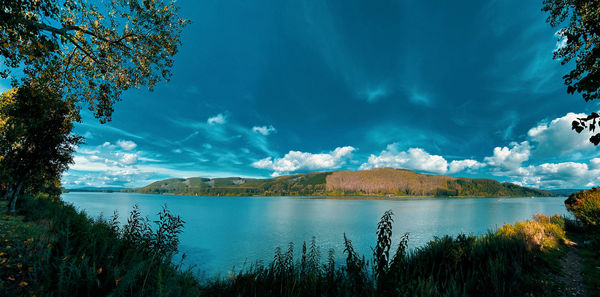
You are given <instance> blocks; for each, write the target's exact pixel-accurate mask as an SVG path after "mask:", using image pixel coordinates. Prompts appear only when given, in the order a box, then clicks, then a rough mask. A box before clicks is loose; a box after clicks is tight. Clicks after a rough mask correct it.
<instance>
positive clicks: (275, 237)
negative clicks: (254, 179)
mask: <svg viewBox="0 0 600 297" xmlns="http://www.w3.org/2000/svg"><path fill="white" fill-rule="evenodd" d="M62 197H63V200H65V201H67V202H69V203H72V204H73V205H75V206H76V207H77V208H79V209H81V210H84V211H85V212H87V213H88V214H89V215H91V216H92V217H97V216H98V215H100V214H103V215H104V216H105V217H110V216H112V214H113V212H114V211H115V210H116V211H118V213H119V215H120V219H121V221H122V222H125V221H126V218H127V216H128V214H129V212H130V211H131V209H132V207H133V205H135V204H137V205H139V207H140V210H141V211H142V213H143V214H144V215H147V216H148V217H150V218H151V219H152V218H154V217H156V213H158V212H159V211H160V210H161V207H162V206H163V205H164V204H165V203H166V204H167V205H168V208H169V209H170V210H171V211H172V212H173V213H174V214H177V215H179V216H181V217H182V218H183V220H185V222H186V223H185V227H184V232H183V234H182V236H181V245H180V250H181V251H182V252H184V253H186V256H187V258H186V263H187V264H194V265H196V266H197V267H198V268H199V269H201V270H202V271H204V272H205V273H206V274H207V275H209V276H210V275H214V274H217V273H220V274H221V275H225V274H226V273H227V272H229V271H231V270H232V268H233V267H235V268H236V269H238V270H239V268H241V267H243V265H244V263H254V262H255V261H257V260H263V261H266V262H268V261H270V260H271V259H272V257H273V252H274V250H275V248H276V247H277V246H280V247H282V248H283V249H287V246H288V243H289V242H293V243H294V244H295V246H296V250H297V251H298V250H300V249H301V246H302V242H303V241H306V242H307V243H308V242H310V240H311V238H312V237H313V236H315V237H316V239H317V244H318V245H319V246H320V249H321V254H322V256H324V257H325V256H326V255H327V252H328V250H329V249H331V248H333V249H334V250H335V251H336V256H337V257H338V258H339V259H340V260H341V259H343V254H342V251H343V250H344V248H343V234H344V233H346V235H347V236H348V238H349V239H351V240H352V242H353V244H354V247H355V249H356V250H357V251H358V252H360V253H361V254H365V255H367V256H368V255H370V254H371V253H372V252H371V247H372V246H374V245H375V241H376V235H375V231H376V227H377V222H378V221H379V218H380V217H381V215H382V214H383V213H384V212H385V211H386V210H389V209H391V210H393V212H394V214H395V216H394V225H393V231H394V238H393V239H394V242H393V244H394V245H396V244H397V242H398V240H399V237H400V236H401V235H402V234H403V233H405V232H409V233H410V235H409V247H410V248H415V247H419V246H422V245H424V244H425V243H427V242H428V241H429V240H431V239H432V238H433V237H434V236H443V235H446V234H449V235H457V234H460V233H466V234H475V235H479V234H484V233H486V232H487V231H488V230H491V229H495V228H497V227H499V226H501V225H503V224H504V223H514V222H516V221H521V220H526V219H529V218H531V217H532V216H533V214H535V213H543V214H548V215H550V214H554V213H558V214H567V210H566V208H565V206H564V204H563V201H564V200H565V198H564V197H562V198H453V199H433V198H432V199H423V198H409V199H380V200H375V199H356V200H352V199H331V198H302V197H193V196H175V195H147V194H129V193H67V194H63V195H62Z"/></svg>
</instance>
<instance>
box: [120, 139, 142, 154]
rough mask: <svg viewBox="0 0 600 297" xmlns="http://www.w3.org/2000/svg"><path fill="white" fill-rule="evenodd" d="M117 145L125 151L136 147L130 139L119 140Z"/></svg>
mask: <svg viewBox="0 0 600 297" xmlns="http://www.w3.org/2000/svg"><path fill="white" fill-rule="evenodd" d="M117 145H118V146H120V147H121V148H122V149H124V150H126V151H130V150H133V149H135V148H136V147H137V144H136V143H135V142H133V141H131V140H119V141H117Z"/></svg>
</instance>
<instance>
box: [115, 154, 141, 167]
mask: <svg viewBox="0 0 600 297" xmlns="http://www.w3.org/2000/svg"><path fill="white" fill-rule="evenodd" d="M119 161H120V162H121V163H122V164H125V165H132V164H135V163H137V161H138V155H137V154H129V153H124V154H121V158H120V160H119Z"/></svg>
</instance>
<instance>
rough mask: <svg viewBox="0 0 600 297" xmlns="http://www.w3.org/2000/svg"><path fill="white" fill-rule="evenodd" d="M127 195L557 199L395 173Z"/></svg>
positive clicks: (167, 185) (164, 184) (235, 180)
mask: <svg viewBox="0 0 600 297" xmlns="http://www.w3.org/2000/svg"><path fill="white" fill-rule="evenodd" d="M123 191H125V192H136V193H150V194H184V195H201V196H322V195H328V196H344V195H347V196H363V195H364V196H374V195H376V196H440V197H452V196H477V197H480V196H481V197H529V196H536V197H547V196H556V195H555V194H554V193H552V192H549V191H543V190H537V189H531V188H526V187H521V186H518V185H515V184H512V183H500V182H497V181H495V180H491V179H470V178H463V177H452V176H446V175H429V174H419V173H415V172H413V171H410V170H404V169H392V168H377V169H371V170H361V171H334V172H315V173H308V174H295V175H286V176H280V177H275V178H268V179H256V178H240V177H228V178H202V177H192V178H186V179H184V178H171V179H165V180H161V181H157V182H154V183H152V184H149V185H147V186H145V187H141V188H136V189H126V190H123Z"/></svg>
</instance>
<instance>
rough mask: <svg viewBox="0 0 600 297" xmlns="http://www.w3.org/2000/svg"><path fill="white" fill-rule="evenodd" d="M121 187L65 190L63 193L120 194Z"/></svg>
mask: <svg viewBox="0 0 600 297" xmlns="http://www.w3.org/2000/svg"><path fill="white" fill-rule="evenodd" d="M123 189H124V188H122V187H82V188H74V189H65V190H64V192H67V193H68V192H120V191H122V190H123Z"/></svg>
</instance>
